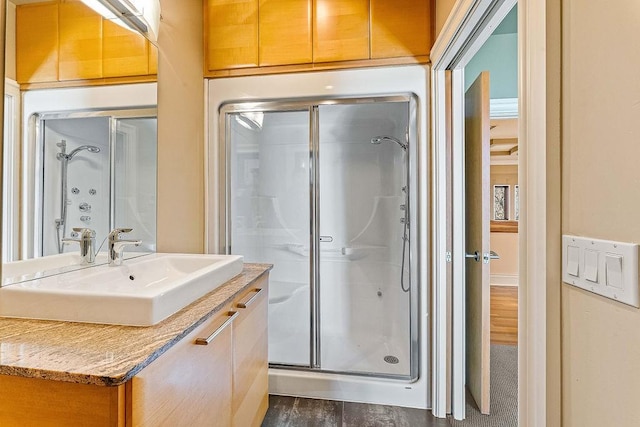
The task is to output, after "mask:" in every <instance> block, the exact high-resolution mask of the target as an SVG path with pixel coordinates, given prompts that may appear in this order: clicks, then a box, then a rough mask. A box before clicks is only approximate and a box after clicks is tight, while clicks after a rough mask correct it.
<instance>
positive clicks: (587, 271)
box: [584, 249, 599, 283]
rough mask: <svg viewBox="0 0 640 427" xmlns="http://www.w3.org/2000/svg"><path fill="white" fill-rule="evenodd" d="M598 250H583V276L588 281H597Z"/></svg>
mask: <svg viewBox="0 0 640 427" xmlns="http://www.w3.org/2000/svg"><path fill="white" fill-rule="evenodd" d="M598 258H599V257H598V251H593V250H591V249H585V250H584V278H585V279H586V280H588V281H590V282H595V283H597V282H598Z"/></svg>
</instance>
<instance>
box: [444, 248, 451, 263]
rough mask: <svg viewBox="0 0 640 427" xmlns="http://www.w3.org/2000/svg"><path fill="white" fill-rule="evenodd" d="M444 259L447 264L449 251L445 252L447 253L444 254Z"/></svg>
mask: <svg viewBox="0 0 640 427" xmlns="http://www.w3.org/2000/svg"><path fill="white" fill-rule="evenodd" d="M444 259H445V261H447V262H451V251H447V252H446V253H445V254H444Z"/></svg>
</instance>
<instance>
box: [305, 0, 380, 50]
mask: <svg viewBox="0 0 640 427" xmlns="http://www.w3.org/2000/svg"><path fill="white" fill-rule="evenodd" d="M313 13H314V22H313V62H332V61H347V60H357V59H369V0H313Z"/></svg>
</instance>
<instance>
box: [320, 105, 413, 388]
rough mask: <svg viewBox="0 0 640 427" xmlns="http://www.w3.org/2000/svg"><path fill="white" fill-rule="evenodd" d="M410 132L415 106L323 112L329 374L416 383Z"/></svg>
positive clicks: (324, 321) (323, 278)
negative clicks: (408, 378) (408, 379)
mask: <svg viewBox="0 0 640 427" xmlns="http://www.w3.org/2000/svg"><path fill="white" fill-rule="evenodd" d="M408 125H409V102H379V103H368V104H339V105H320V106H319V126H318V128H319V132H318V139H319V142H318V151H319V183H318V192H319V195H320V199H319V236H320V239H319V243H318V246H319V269H320V271H319V280H320V283H319V298H320V343H321V345H320V349H319V350H320V360H321V367H322V369H324V370H328V371H340V372H353V373H361V374H372V375H390V376H408V375H410V373H411V372H410V366H411V365H410V363H411V354H410V347H411V346H410V343H411V337H410V329H411V327H410V320H411V317H410V313H411V310H410V297H411V292H410V279H409V272H410V268H409V247H408V244H409V241H408V239H406V237H408V234H409V233H408V228H406V227H405V225H406V226H408V215H407V213H408V212H409V205H408V199H407V194H409V193H408V186H409V180H408V173H407V172H408V169H407V168H408V164H409V163H408V161H409V158H408V156H409V151H410V150H408V149H407V143H406V141H407V136H406V134H407V129H408ZM405 223H407V224H405ZM403 250H404V251H405V252H404V255H405V256H404V257H403Z"/></svg>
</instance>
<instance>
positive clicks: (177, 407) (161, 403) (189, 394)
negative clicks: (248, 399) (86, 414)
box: [127, 311, 233, 427]
mask: <svg viewBox="0 0 640 427" xmlns="http://www.w3.org/2000/svg"><path fill="white" fill-rule="evenodd" d="M231 313H233V312H227V311H225V312H223V313H221V314H220V315H218V316H216V317H215V318H214V319H213V320H210V321H207V322H205V323H204V324H203V325H201V326H199V327H197V328H196V329H195V330H194V331H193V332H191V333H190V334H189V335H187V336H186V337H185V338H183V339H182V340H180V342H178V343H177V344H176V345H175V346H173V347H171V349H169V350H168V351H167V352H166V353H164V354H162V355H161V356H160V357H158V359H157V360H155V361H153V362H152V363H151V364H150V365H149V366H147V367H146V368H144V369H143V370H142V371H140V373H139V374H138V375H136V376H135V377H134V378H133V380H131V393H130V394H131V418H130V419H128V420H127V421H128V423H127V425H133V426H136V427H142V426H149V427H154V426H161V425H162V426H178V425H181V426H207V425H216V426H220V427H225V426H230V425H231V393H232V378H231V375H232V372H231V370H232V361H231V357H232V350H231V344H232V340H231V333H232V331H231V329H232V327H231V325H232V322H230V321H229V320H230V319H231ZM213 334H216V335H215V337H214V338H213V339H212V340H211V341H210V342H209V343H208V345H198V344H196V341H197V340H198V339H200V338H206V337H210V336H213ZM127 417H128V418H129V416H127Z"/></svg>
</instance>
